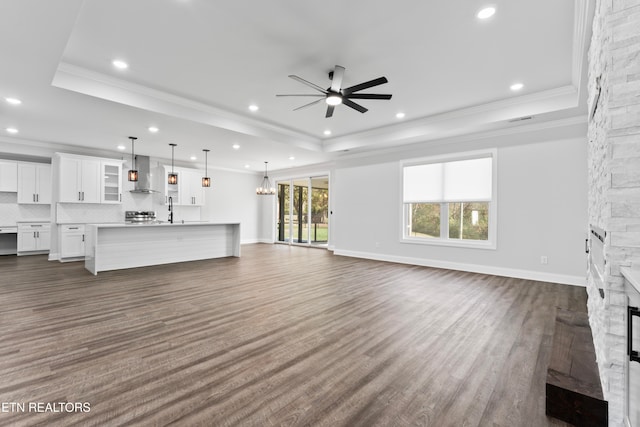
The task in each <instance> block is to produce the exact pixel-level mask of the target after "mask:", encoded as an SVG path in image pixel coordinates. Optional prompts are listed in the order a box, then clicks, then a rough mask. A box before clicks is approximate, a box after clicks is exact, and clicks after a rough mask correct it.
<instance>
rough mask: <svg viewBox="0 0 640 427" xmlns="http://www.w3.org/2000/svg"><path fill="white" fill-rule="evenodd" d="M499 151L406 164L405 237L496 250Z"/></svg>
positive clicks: (404, 168)
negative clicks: (496, 177) (497, 162)
mask: <svg viewBox="0 0 640 427" xmlns="http://www.w3.org/2000/svg"><path fill="white" fill-rule="evenodd" d="M495 158H496V153H495V151H490V152H482V153H468V154H467V155H461V156H457V157H456V158H451V157H449V158H437V159H425V160H423V161H421V162H411V163H408V162H407V163H404V164H403V165H402V209H403V215H402V217H403V224H402V229H403V231H402V239H403V241H405V242H411V243H428V244H440V245H454V246H471V247H484V248H495V228H496V227H495V217H496V215H495V213H496V201H495V191H496V189H495V185H496V183H495V163H496V162H495Z"/></svg>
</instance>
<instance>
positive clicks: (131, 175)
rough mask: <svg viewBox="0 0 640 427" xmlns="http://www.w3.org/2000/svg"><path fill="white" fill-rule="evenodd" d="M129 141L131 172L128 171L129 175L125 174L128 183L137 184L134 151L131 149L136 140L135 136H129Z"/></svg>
mask: <svg viewBox="0 0 640 427" xmlns="http://www.w3.org/2000/svg"><path fill="white" fill-rule="evenodd" d="M129 139H130V140H131V170H129V173H128V174H127V176H128V179H129V181H133V182H137V181H138V171H137V170H136V155H135V152H134V151H135V150H134V149H133V146H134V144H135V142H136V139H138V138H136V137H135V136H130V137H129Z"/></svg>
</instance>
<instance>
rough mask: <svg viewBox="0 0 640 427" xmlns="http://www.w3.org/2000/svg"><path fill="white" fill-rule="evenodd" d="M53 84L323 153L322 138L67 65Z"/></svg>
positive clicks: (62, 68) (62, 64)
mask: <svg viewBox="0 0 640 427" xmlns="http://www.w3.org/2000/svg"><path fill="white" fill-rule="evenodd" d="M51 84H52V86H55V87H58V88H61V89H67V90H71V91H74V92H79V93H82V94H85V95H90V96H94V97H96V98H101V99H105V100H108V101H113V102H117V103H120V104H124V105H129V106H132V107H136V108H141V109H144V110H148V111H153V112H156V113H161V114H167V115H170V116H173V117H179V118H182V119H187V120H191V121H194V122H197V123H202V124H206V125H210V126H215V127H218V128H222V129H226V130H230V131H233V132H238V133H241V134H245V135H250V136H254V137H258V138H266V139H269V140H273V141H278V142H282V143H285V144H290V145H293V146H297V147H300V148H304V149H307V150H311V151H321V150H322V144H321V140H320V138H314V137H311V136H309V135H307V134H305V133H301V132H297V131H295V130H293V129H289V128H286V127H283V126H279V125H275V124H272V123H268V122H264V121H260V120H256V119H254V118H251V117H247V116H243V115H241V114H237V113H233V112H230V111H227V110H224V109H221V108H218V107H214V106H212V105H208V104H205V103H202V102H198V101H194V100H191V99H188V98H185V97H181V96H178V95H174V94H171V93H168V92H164V91H161V90H157V89H153V88H150V87H147V86H143V85H140V84H136V83H131V82H127V81H125V80H122V79H118V78H115V77H112V76H108V75H106V74H102V73H98V72H95V71H92V70H88V69H86V68H82V67H78V66H76V65H73V64H69V63H65V62H61V63H60V64H59V65H58V68H57V70H56V73H55V75H54V77H53V80H52V82H51Z"/></svg>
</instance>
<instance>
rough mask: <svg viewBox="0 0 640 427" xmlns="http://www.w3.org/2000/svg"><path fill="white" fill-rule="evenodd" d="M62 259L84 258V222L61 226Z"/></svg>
mask: <svg viewBox="0 0 640 427" xmlns="http://www.w3.org/2000/svg"><path fill="white" fill-rule="evenodd" d="M59 229H60V261H68V260H70V259H73V258H84V240H85V238H84V224H65V225H62V226H60V228H59Z"/></svg>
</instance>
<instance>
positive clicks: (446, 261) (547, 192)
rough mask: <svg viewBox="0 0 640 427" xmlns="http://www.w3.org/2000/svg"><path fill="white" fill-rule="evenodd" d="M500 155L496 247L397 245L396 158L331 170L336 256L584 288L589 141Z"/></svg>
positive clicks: (548, 144)
mask: <svg viewBox="0 0 640 427" xmlns="http://www.w3.org/2000/svg"><path fill="white" fill-rule="evenodd" d="M423 154H425V155H426V154H427V151H426V150H425V153H423ZM497 158H498V162H497V164H498V230H497V249H496V250H488V249H476V248H459V247H445V246H429V245H419V244H410V243H401V242H400V226H401V220H402V218H401V210H400V203H401V202H400V201H401V197H400V194H401V176H400V164H399V162H398V161H395V160H394V161H391V162H386V163H376V164H370V165H363V166H355V167H337V168H336V170H335V171H334V174H333V178H334V179H333V181H332V188H331V190H332V192H333V195H334V198H333V201H334V204H333V212H334V215H333V217H332V226H333V234H332V236H333V238H334V239H333V242H332V243H333V245H334V247H335V253H336V254H339V255H349V256H359V257H366V258H375V259H382V260H389V261H397V262H406V263H411V264H419V265H429V266H435V267H443V268H454V269H461V270H467V271H478V272H485V273H490V274H498V275H506V276H513V277H523V278H531V279H536V280H545V281H557V282H561V283H572V284H581V285H583V284H584V277H585V270H586V261H585V253H584V240H585V238H586V229H587V214H586V211H587V184H586V139H572V140H562V141H549V142H544V143H537V144H526V145H515V146H509V147H502V148H499V149H498V157H497ZM542 255H544V256H547V257H548V264H547V265H542V264H541V263H540V257H541V256H542Z"/></svg>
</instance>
